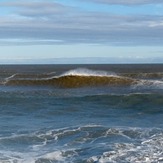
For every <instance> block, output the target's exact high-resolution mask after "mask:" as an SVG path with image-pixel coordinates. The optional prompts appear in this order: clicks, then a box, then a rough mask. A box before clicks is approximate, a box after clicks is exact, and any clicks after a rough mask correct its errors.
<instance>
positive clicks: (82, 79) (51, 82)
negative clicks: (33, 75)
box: [5, 75, 137, 88]
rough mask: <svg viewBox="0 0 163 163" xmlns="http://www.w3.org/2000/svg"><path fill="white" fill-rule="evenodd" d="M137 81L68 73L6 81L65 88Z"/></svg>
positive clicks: (10, 83)
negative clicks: (51, 76)
mask: <svg viewBox="0 0 163 163" xmlns="http://www.w3.org/2000/svg"><path fill="white" fill-rule="evenodd" d="M136 83H137V81H136V80H134V79H131V78H126V77H119V76H79V75H67V76H60V77H53V78H45V79H11V80H8V81H6V83H5V85H17V86H19V85H24V86H28V85H29V86H35V85H46V86H56V87H63V88H77V87H87V86H92V87H94V86H109V85H111V86H125V85H126V86H128V85H132V84H136Z"/></svg>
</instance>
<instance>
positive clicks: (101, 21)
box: [0, 0, 163, 45]
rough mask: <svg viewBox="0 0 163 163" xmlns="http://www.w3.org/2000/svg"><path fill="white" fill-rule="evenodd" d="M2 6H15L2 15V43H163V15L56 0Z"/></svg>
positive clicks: (11, 3)
mask: <svg viewBox="0 0 163 163" xmlns="http://www.w3.org/2000/svg"><path fill="white" fill-rule="evenodd" d="M92 1H93V0H92ZM94 1H95V0H94ZM103 2H104V0H103ZM107 2H108V3H109V1H107ZM110 2H111V1H110ZM121 2H122V1H121ZM125 2H126V3H127V1H125ZM133 2H134V1H133ZM135 3H136V1H135ZM0 6H1V8H2V7H11V8H12V10H11V11H10V12H11V14H9V15H5V16H3V17H2V16H1V17H0V36H1V40H0V44H1V45H3V44H9V45H11V44H12V43H13V44H18V45H20V44H21V43H22V44H32V43H33V44H72V43H73V44H74V43H86V44H108V45H158V44H159V45H162V44H163V21H162V20H163V16H148V15H146V16H141V15H139V16H134V15H132V16H130V15H112V14H109V13H102V12H101V13H100V12H97V13H96V12H88V11H87V12H84V11H77V9H76V8H73V7H68V6H65V5H63V4H59V3H54V2H52V1H46V2H45V1H30V0H29V1H28V2H27V1H23V0H21V1H12V2H6V3H1V4H0ZM4 40H6V41H4ZM7 40H8V41H7ZM22 40H23V41H22Z"/></svg>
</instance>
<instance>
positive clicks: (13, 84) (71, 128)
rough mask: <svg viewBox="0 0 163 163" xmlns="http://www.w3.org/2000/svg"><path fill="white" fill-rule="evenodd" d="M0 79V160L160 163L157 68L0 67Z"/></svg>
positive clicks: (162, 100)
mask: <svg viewBox="0 0 163 163" xmlns="http://www.w3.org/2000/svg"><path fill="white" fill-rule="evenodd" d="M69 76H71V78H67V77H69ZM65 77H66V78H65ZM81 77H82V78H81ZM87 77H91V79H90V78H87ZM99 77H100V78H99ZM72 79H73V80H72ZM92 79H93V80H92ZM0 80H1V85H0V162H2V163H62V162H67V163H72V162H74V163H97V162H99V163H115V162H117V163H134V162H137V163H161V162H163V65H56V66H55V65H42V66H41V65H40V66H39V65H37V66H34V65H33V66H32V65H31V66H0ZM117 80H118V83H116V82H117ZM40 81H41V82H40ZM74 81H75V82H74ZM90 81H91V82H90ZM111 81H113V82H111ZM53 82H54V83H55V84H53ZM57 82H58V83H59V84H58V83H57ZM82 82H85V83H87V84H83V83H82ZM63 83H64V84H63ZM65 83H70V84H68V85H65ZM76 83H77V84H76ZM81 83H82V84H81ZM114 83H116V84H114Z"/></svg>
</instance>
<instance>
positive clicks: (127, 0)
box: [89, 0, 163, 5]
mask: <svg viewBox="0 0 163 163" xmlns="http://www.w3.org/2000/svg"><path fill="white" fill-rule="evenodd" d="M89 1H91V2H97V3H104V4H111V5H145V4H163V1H162V0H89Z"/></svg>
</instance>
